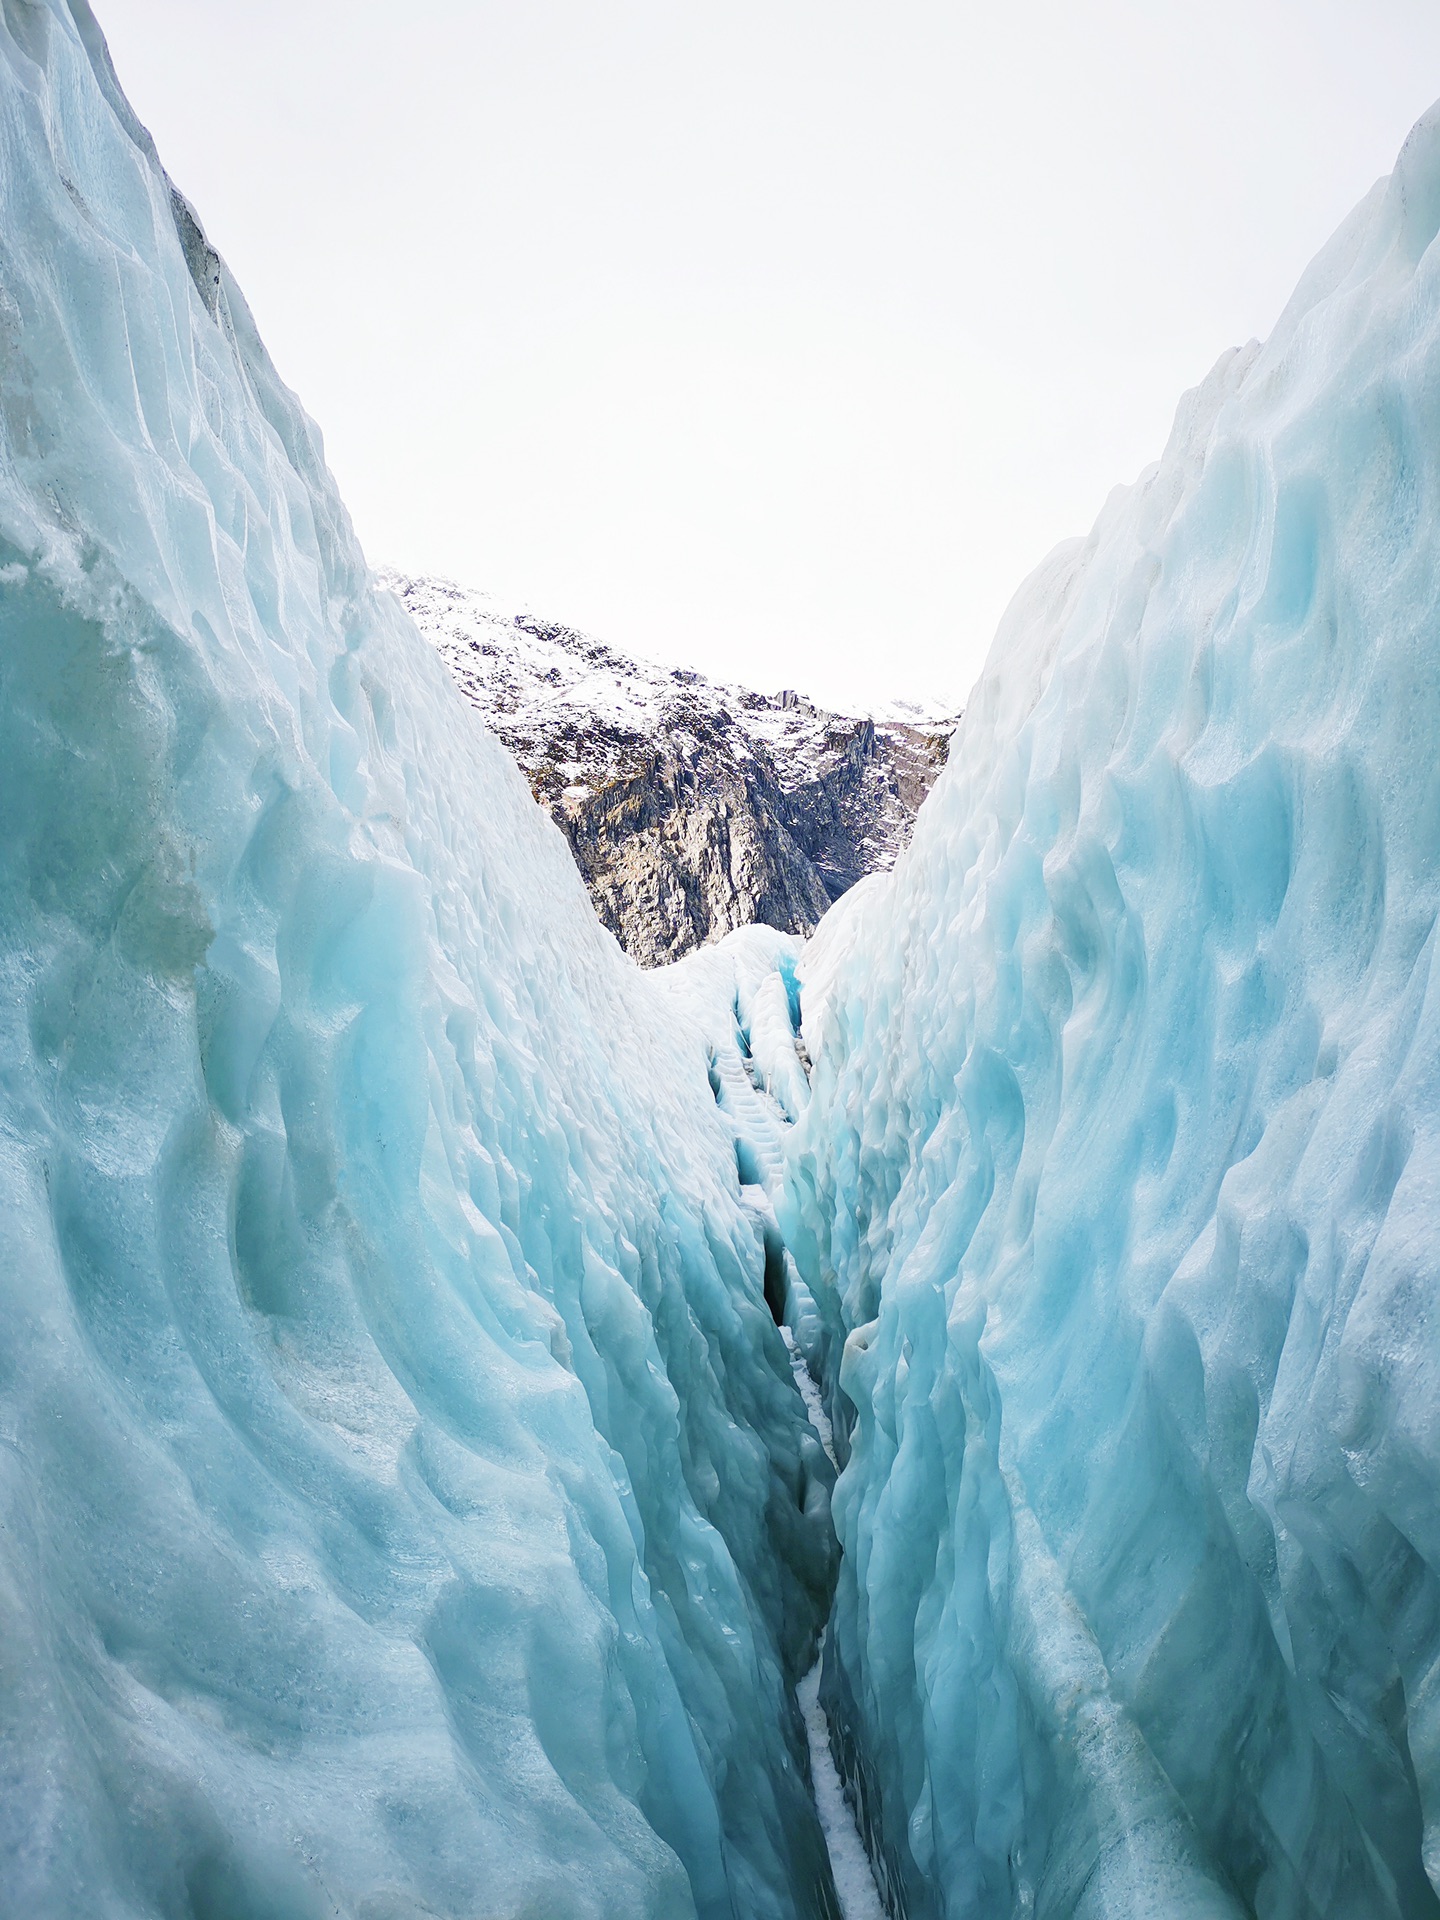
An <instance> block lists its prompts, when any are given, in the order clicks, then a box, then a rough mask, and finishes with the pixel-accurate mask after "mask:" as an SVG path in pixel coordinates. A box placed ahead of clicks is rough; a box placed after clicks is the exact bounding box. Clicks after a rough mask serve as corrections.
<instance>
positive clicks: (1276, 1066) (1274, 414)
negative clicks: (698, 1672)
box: [782, 115, 1440, 1920]
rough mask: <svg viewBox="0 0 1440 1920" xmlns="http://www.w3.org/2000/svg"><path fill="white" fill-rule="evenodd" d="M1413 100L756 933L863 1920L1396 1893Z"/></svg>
mask: <svg viewBox="0 0 1440 1920" xmlns="http://www.w3.org/2000/svg"><path fill="white" fill-rule="evenodd" d="M1437 225H1440V117H1437V115H1431V116H1430V117H1429V118H1428V119H1427V120H1425V121H1423V122H1422V123H1421V124H1420V126H1418V127H1417V128H1416V130H1415V132H1414V134H1413V136H1412V137H1411V139H1410V141H1409V143H1408V144H1407V146H1406V148H1405V150H1404V152H1403V153H1402V155H1401V158H1400V161H1399V165H1398V168H1397V171H1396V173H1395V175H1394V177H1393V178H1392V179H1391V180H1390V181H1389V182H1388V183H1382V185H1381V186H1380V187H1378V188H1377V189H1376V190H1375V192H1374V193H1373V194H1372V195H1371V196H1370V197H1369V199H1367V200H1366V202H1365V203H1364V204H1363V205H1362V207H1361V208H1360V209H1359V210H1358V211H1357V213H1356V214H1355V215H1354V216H1353V217H1352V218H1351V220H1350V221H1349V222H1348V223H1347V224H1346V226H1345V227H1344V228H1343V229H1342V230H1341V232H1340V234H1339V235H1338V236H1337V237H1336V239H1335V240H1334V242H1333V243H1332V244H1331V246H1330V247H1329V248H1328V249H1327V251H1326V252H1325V253H1324V254H1323V255H1322V256H1321V258H1320V259H1319V260H1318V261H1317V262H1316V264H1315V266H1314V267H1313V268H1312V269H1311V270H1310V272H1309V273H1308V274H1307V276H1306V278H1305V280H1304V282H1303V283H1302V285H1301V287H1300V289H1299V291H1298V292H1297V294H1296V296H1295V298H1294V300H1293V302H1292V304H1291V306H1290V307H1289V309H1288V310H1287V312H1286V313H1285V315H1284V317H1283V318H1282V320H1281V321H1280V323H1279V326H1278V328H1277V330H1276V333H1275V335H1274V337H1273V338H1272V339H1271V340H1270V341H1269V343H1268V344H1267V345H1265V346H1263V347H1258V346H1254V345H1252V346H1251V347H1250V348H1248V349H1246V350H1245V351H1243V352H1239V353H1235V354H1231V355H1229V356H1227V357H1226V358H1225V359H1224V360H1222V361H1221V363H1220V364H1219V366H1218V367H1217V368H1216V369H1215V371H1214V373H1213V374H1212V375H1211V376H1210V378H1209V379H1208V380H1207V381H1206V383H1205V384H1204V385H1203V386H1202V387H1201V388H1199V389H1198V390H1197V391H1196V392H1195V393H1193V394H1192V395H1190V396H1189V397H1188V399H1187V400H1186V401H1185V403H1184V404H1183V406H1182V408H1181V410H1180V414H1179V417H1178V419H1177V423H1176V427H1175V431H1174V435H1173V438H1172V440H1171V442H1170V445H1169V447H1168V449H1167V451H1166V453H1165V456H1164V458H1163V459H1162V460H1161V462H1160V463H1159V465H1158V466H1157V467H1156V468H1154V469H1153V470H1152V471H1150V472H1149V473H1147V474H1146V475H1145V476H1144V477H1143V478H1142V479H1141V481H1140V482H1139V483H1138V484H1137V485H1136V486H1135V487H1134V488H1133V489H1131V490H1129V491H1128V492H1124V493H1122V494H1119V495H1117V496H1115V497H1114V498H1113V499H1112V501H1111V502H1110V504H1109V505H1108V506H1107V508H1106V510H1105V513H1104V514H1103V515H1102V517H1101V519H1100V521H1099V523H1098V525H1097V526H1096V528H1095V531H1094V532H1093V533H1092V535H1091V536H1090V538H1089V539H1088V540H1087V541H1085V542H1083V543H1076V544H1075V545H1073V546H1071V547H1068V548H1065V549H1063V550H1061V551H1060V552H1058V553H1057V554H1055V555H1054V556H1052V558H1051V559H1050V560H1049V561H1048V562H1047V563H1046V564H1045V565H1044V566H1043V567H1042V568H1041V569H1040V570H1039V572H1038V573H1037V574H1036V575H1035V576H1034V578H1033V579H1032V580H1031V581H1030V582H1029V583H1028V584H1027V585H1026V586H1025V588H1024V589H1023V590H1022V592H1021V594H1020V595H1019V597H1018V598H1017V600H1016V602H1015V604H1014V605H1013V607H1012V608H1011V610H1010V612H1009V614H1008V616H1007V618H1006V621H1005V623H1004V626H1003V628H1002V630H1001V632H1000V635H999V637H998V638H997V640H996V643H995V647H994V650H993V652H992V654H991V657H990V661H989V664H988V666H987V668H986V670H985V674H984V676H983V678H982V680H981V682H980V684H979V686H978V687H977V689H976V692H975V695H974V697H973V700H972V702H971V705H970V707H969V710H968V712H967V714H966V717H965V720H964V723H963V725H962V727H961V728H960V731H959V734H958V736H957V739H956V742H955V745H954V748H953V750H952V753H951V758H950V766H949V769H948V770H947V772H946V773H945V775H944V776H943V778H942V779H941V781H940V782H939V783H938V784H937V786H936V788H935V789H934V792H933V794H932V796H931V797H930V799H929V800H928V801H927V803H926V805H925V807H924V809H923V810H922V812H921V815H920V819H919V825H918V828H917V831H916V835H915V840H914V844H913V846H912V848H911V850H910V852H909V854H908V856H907V857H905V858H904V859H902V861H901V862H900V863H899V865H898V866H897V867H896V869H895V871H894V873H893V875H892V876H890V877H889V878H887V879H885V880H883V881H879V882H872V883H871V890H870V892H869V893H868V895H867V897H866V898H865V900H864V901H863V902H859V903H858V904H857V905H856V906H855V908H854V909H853V910H852V909H851V908H849V907H848V906H847V905H846V903H842V905H841V907H840V908H839V909H837V912H836V916H835V917H834V918H833V920H827V921H826V922H825V923H822V926H821V929H820V931H819V933H818V934H817V936H816V939H815V941H814V942H812V944H811V946H810V947H809V948H808V949H807V951H806V953H805V955H804V957H803V958H802V962H801V968H800V972H801V978H802V981H803V982H804V987H805V1000H804V1006H805V1026H804V1030H805V1037H806V1041H807V1044H808V1047H809V1051H810V1053H811V1055H812V1056H813V1057H814V1061H815V1074H814V1081H813V1087H812V1097H811V1101H810V1105H809V1107H808V1109H807V1110H806V1111H805V1112H804V1113H803V1114H802V1116H801V1118H800V1121H799V1124H798V1127H797V1129H796V1135H795V1152H794V1155H793V1158H792V1162H791V1166H790V1171H789V1176H788V1193H787V1199H786V1202H785V1204H784V1205H783V1206H782V1218H783V1219H784V1221H785V1224H786V1226H787V1231H788V1237H789V1241H790V1245H791V1249H792V1251H793V1252H794V1253H795V1254H796V1256H797V1258H798V1259H799V1261H800V1265H801V1268H802V1270H803V1271H804V1272H805V1274H806V1278H807V1280H808V1281H809V1284H810V1286H811V1289H812V1291H813V1292H814V1293H815V1295H816V1297H817V1299H819V1301H820V1302H821V1305H822V1307H823V1308H824V1310H825V1311H826V1312H827V1314H828V1316H829V1318H830V1321H831V1324H832V1330H833V1332H834V1333H835V1335H836V1337H837V1339H839V1338H842V1337H843V1338H844V1350H843V1363H842V1365H841V1367H840V1370H839V1376H838V1381H833V1380H832V1383H831V1386H832V1394H833V1393H834V1389H835V1388H836V1387H837V1386H838V1388H839V1389H842V1390H843V1392H841V1393H840V1394H838V1395H836V1396H835V1400H836V1404H837V1406H838V1408H839V1410H840V1411H842V1412H845V1411H848V1413H849V1417H850V1421H851V1431H850V1436H849V1437H850V1445H851V1453H850V1457H849V1464H848V1467H847V1469H846V1471H845V1472H844V1473H843V1475H842V1476H841V1479H840V1481H839V1484H838V1489H837V1494H836V1516H837V1525H838V1528H839V1532H840V1535H841V1539H842V1543H843V1548H844V1556H845V1557H844V1560H843V1563H842V1569H841V1579H840V1588H839V1596H838V1601H837V1609H836V1616H835V1622H834V1628H833V1632H832V1635H831V1640H830V1650H831V1653H832V1655H833V1656H834V1657H832V1658H830V1659H829V1663H828V1670H827V1676H826V1697H827V1698H828V1699H829V1701H830V1704H831V1707H832V1709H833V1711H834V1712H835V1713H836V1714H838V1715H839V1716H840V1717H841V1718H842V1720H843V1721H844V1722H845V1723H846V1725H847V1727H848V1729H849V1733H848V1739H849V1742H850V1745H849V1747H848V1753H847V1757H848V1762H849V1765H850V1769H851V1773H852V1777H853V1778H854V1779H855V1780H856V1782H857V1783H858V1784H859V1786H860V1787H861V1789H862V1791H863V1795H864V1800H865V1806H866V1810H867V1815H868V1817H869V1820H870V1822H871V1826H872V1831H873V1833H874V1835H875V1838H876V1842H877V1846H878V1848H879V1849H880V1851H881V1854H882V1859H883V1866H884V1870H885V1872H886V1874H887V1876H888V1879H889V1883H890V1887H891V1890H892V1893H893V1897H894V1902H895V1908H896V1911H897V1912H902V1913H907V1914H908V1915H909V1916H911V1920H921V1916H926V1917H927V1920H928V1917H929V1916H934V1915H945V1916H947V1920H961V1916H964V1917H965V1920H972V1917H973V1920H982V1917H984V1920H989V1917H990V1916H1009V1915H1016V1916H1019V1915H1025V1916H1033V1920H1081V1917H1082V1916H1083V1920H1101V1916H1104V1920H1137V1917H1138V1916H1142V1915H1143V1916H1152V1915H1153V1916H1162V1915H1163V1916H1165V1920H1182V1917H1184V1916H1198V1915H1204V1916H1220V1915H1240V1914H1252V1915H1258V1916H1262V1917H1263V1920H1282V1917H1283V1920H1302V1917H1303V1920H1313V1917H1315V1916H1337V1917H1338V1916H1346V1917H1347V1920H1348V1917H1350V1916H1355V1917H1356V1920H1359V1917H1360V1916H1364V1920H1382V1916H1393V1917H1395V1920H1398V1917H1399V1916H1404V1920H1420V1917H1421V1916H1424V1915H1427V1914H1434V1913H1436V1912H1440V1902H1437V1899H1436V1894H1435V1890H1434V1889H1435V1887H1436V1885H1437V1884H1440V1828H1437V1819H1440V1670H1437V1656H1440V1578H1437V1575H1440V972H1437V968H1436V910H1437V904H1440V245H1436V244H1435V233H1436V228H1437Z"/></svg>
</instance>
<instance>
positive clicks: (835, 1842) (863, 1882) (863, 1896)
mask: <svg viewBox="0 0 1440 1920" xmlns="http://www.w3.org/2000/svg"><path fill="white" fill-rule="evenodd" d="M780 1338H781V1339H782V1340H783V1341H784V1342H785V1347H786V1351H787V1352H788V1353H789V1355H790V1370H791V1372H792V1373H793V1374H794V1375H795V1384H796V1386H797V1387H798V1388H799V1389H800V1398H801V1399H802V1400H803V1401H804V1402H805V1411H806V1413H808V1414H809V1416H810V1424H811V1426H812V1427H814V1429H815V1431H816V1433H818V1434H819V1436H820V1444H821V1446H822V1447H824V1449H825V1453H826V1457H827V1458H828V1460H829V1461H830V1464H831V1466H832V1467H836V1468H838V1467H839V1464H840V1463H839V1461H838V1460H837V1459H836V1458H835V1440H834V1435H833V1434H832V1432H831V1430H830V1416H829V1415H828V1414H827V1413H826V1411H825V1402H824V1400H823V1398H822V1397H821V1393H820V1389H819V1387H818V1386H817V1385H816V1384H815V1376H814V1375H813V1374H812V1373H811V1371H810V1369H809V1367H808V1366H806V1364H805V1356H804V1354H803V1353H801V1351H800V1349H799V1347H798V1346H797V1345H796V1342H795V1335H794V1334H793V1333H792V1332H791V1330H790V1328H789V1327H781V1329H780ZM824 1653H825V1636H824V1634H822V1635H821V1636H820V1652H819V1653H818V1654H817V1656H816V1659H815V1664H814V1666H813V1667H812V1668H811V1669H810V1671H809V1673H807V1674H806V1676H805V1678H804V1679H803V1680H802V1681H801V1682H800V1685H799V1686H798V1687H797V1688H796V1690H795V1698H796V1699H797V1700H798V1701H799V1703H800V1711H801V1713H803V1714H804V1716H805V1737H806V1739H807V1740H808V1741H809V1743H810V1776H811V1780H812V1783H813V1785H814V1788H815V1810H816V1812H817V1813H818V1814H819V1816H820V1830H821V1832H822V1833H823V1834H824V1835H825V1845H826V1847H827V1849H828V1850H829V1854H830V1870H831V1872H832V1873H833V1874H834V1876H835V1891H836V1893H837V1894H838V1895H839V1897H840V1906H841V1909H842V1916H843V1920H885V1909H884V1907H883V1905H882V1904H881V1900H880V1894H879V1891H878V1889H877V1888H876V1885H875V1876H874V1874H873V1873H872V1872H871V1871H870V1856H869V1854H868V1853H866V1851H865V1842H864V1841H863V1840H862V1839H861V1837H860V1827H859V1824H858V1822H857V1821H856V1819H855V1811H854V1809H853V1807H852V1806H851V1805H850V1802H849V1800H848V1799H847V1798H846V1797H845V1789H844V1787H843V1786H842V1785H841V1783H840V1774H839V1772H838V1770H837V1768H836V1766H835V1758H834V1755H833V1753H832V1752H831V1742H830V1722H829V1721H828V1720H827V1719H826V1717H825V1709H824V1707H822V1706H821V1704H820V1669H821V1666H822V1664H823V1661H824Z"/></svg>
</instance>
